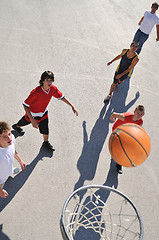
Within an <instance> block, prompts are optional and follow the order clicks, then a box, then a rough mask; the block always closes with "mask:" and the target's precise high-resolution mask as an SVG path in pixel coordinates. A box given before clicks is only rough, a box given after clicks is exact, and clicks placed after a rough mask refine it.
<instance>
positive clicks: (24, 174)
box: [0, 147, 53, 212]
mask: <svg viewBox="0 0 159 240" xmlns="http://www.w3.org/2000/svg"><path fill="white" fill-rule="evenodd" d="M52 156H53V152H48V151H46V150H45V149H44V148H43V147H41V148H40V151H39V153H38V155H37V156H36V158H35V159H34V160H33V161H32V162H31V163H30V164H29V165H27V166H26V169H25V170H23V171H21V172H20V173H19V174H17V175H16V176H15V177H14V178H12V177H9V178H8V180H7V181H6V183H5V185H4V189H5V190H6V191H7V192H8V196H7V198H0V212H1V211H2V210H3V209H4V208H5V207H6V206H7V205H8V204H9V202H10V201H11V200H12V199H13V198H14V196H15V195H16V194H17V192H18V191H19V190H20V189H21V188H22V187H23V185H24V184H25V182H26V181H27V179H28V178H29V176H30V175H31V173H32V172H33V170H34V168H35V167H36V165H37V163H38V162H39V161H40V160H43V157H48V158H51V157H52Z"/></svg>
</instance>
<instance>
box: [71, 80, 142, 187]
mask: <svg viewBox="0 0 159 240" xmlns="http://www.w3.org/2000/svg"><path fill="white" fill-rule="evenodd" d="M129 81H130V78H127V79H126V80H125V81H124V83H122V84H120V85H118V86H117V87H116V89H115V91H114V94H113V96H112V99H111V101H110V104H109V103H108V104H104V106H103V107H102V109H101V111H100V114H99V117H98V119H97V121H96V122H95V124H94V127H93V128H92V131H91V134H90V138H89V137H88V134H87V129H86V121H83V149H82V153H81V156H80V157H79V159H78V162H77V168H78V170H79V173H80V177H79V179H78V181H77V183H76V184H75V187H74V190H76V189H78V188H79V187H82V186H83V185H84V182H85V180H92V179H93V178H94V176H95V172H96V168H97V164H98V160H99V156H100V153H101V151H102V148H103V145H104V142H105V140H106V138H107V135H108V132H109V124H110V116H111V114H112V112H114V111H115V112H127V111H128V109H129V108H130V107H131V106H132V105H133V104H134V103H135V102H136V101H137V99H138V98H139V96H140V94H139V92H137V93H136V95H135V97H134V99H132V100H131V101H130V102H129V103H128V104H127V105H126V104H125V102H126V98H127V94H128V90H129ZM103 100H104V98H103ZM107 107H108V109H107ZM106 158H107V156H106ZM114 166H115V164H113V161H112V162H111V164H110V170H109V173H108V176H107V180H106V182H105V183H104V185H107V186H114V187H115V188H117V186H118V177H117V174H116V169H115V170H114V168H115V167H114Z"/></svg>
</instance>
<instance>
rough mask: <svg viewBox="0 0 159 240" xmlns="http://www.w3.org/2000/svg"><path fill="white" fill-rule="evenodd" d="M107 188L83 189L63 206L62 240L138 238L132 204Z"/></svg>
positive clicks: (138, 221) (139, 224) (139, 231)
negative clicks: (63, 231) (64, 239)
mask: <svg viewBox="0 0 159 240" xmlns="http://www.w3.org/2000/svg"><path fill="white" fill-rule="evenodd" d="M119 193H120V192H118V191H116V190H113V191H112V189H111V188H108V187H105V188H104V187H102V188H100V187H87V188H86V187H83V188H81V190H80V191H77V192H76V193H75V194H74V195H72V197H71V198H70V199H69V201H68V202H67V204H66V205H65V207H64V212H63V221H64V228H65V233H66V235H67V238H66V239H71V240H85V239H87V240H88V239H93V240H96V239H102V240H103V239H106V240H110V239H111V240H115V239H116V240H117V239H125V240H126V239H127V240H133V239H142V222H141V219H140V216H139V213H138V211H137V209H136V207H135V206H134V204H133V203H132V202H131V201H130V199H128V198H127V197H126V196H125V195H123V194H121V193H120V194H119Z"/></svg>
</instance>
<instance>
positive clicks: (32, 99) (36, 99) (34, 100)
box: [12, 71, 78, 151]
mask: <svg viewBox="0 0 159 240" xmlns="http://www.w3.org/2000/svg"><path fill="white" fill-rule="evenodd" d="M52 82H54V74H53V73H52V72H51V71H45V72H43V73H42V75H41V79H40V81H39V84H40V86H38V87H36V88H35V89H33V90H32V91H31V93H30V95H29V96H28V98H27V99H26V100H25V101H24V102H23V106H24V110H25V112H26V114H25V116H23V117H22V118H21V119H20V120H19V121H18V122H17V123H16V124H13V125H12V128H13V129H14V130H15V131H16V132H18V133H20V134H24V131H23V129H22V128H21V127H22V126H26V125H28V124H30V123H31V124H32V126H33V127H34V128H39V131H40V133H41V134H43V138H44V142H43V146H44V147H46V148H47V149H49V150H51V151H54V150H55V149H54V148H53V146H52V145H51V144H50V142H49V141H48V138H49V127H48V109H47V106H48V104H49V102H50V100H51V98H52V96H53V97H55V98H57V99H59V100H62V101H63V102H65V103H67V104H68V105H70V106H71V108H72V111H73V112H74V113H75V114H76V116H78V112H77V110H76V108H75V106H74V105H73V104H72V103H71V102H70V101H69V100H68V99H67V98H66V97H65V96H64V95H63V94H62V93H61V92H60V91H59V90H58V89H57V87H55V86H54V85H52Z"/></svg>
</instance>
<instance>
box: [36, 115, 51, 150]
mask: <svg viewBox="0 0 159 240" xmlns="http://www.w3.org/2000/svg"><path fill="white" fill-rule="evenodd" d="M48 123H49V121H48V118H45V119H43V120H42V121H40V123H39V131H40V133H41V134H43V139H44V142H43V144H42V146H43V147H45V148H46V149H48V150H49V151H55V149H54V148H53V146H52V145H51V143H50V142H49V126H48Z"/></svg>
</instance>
